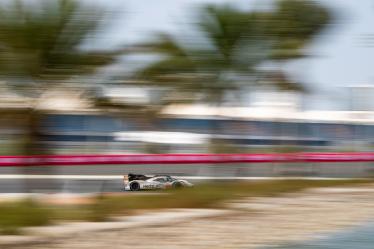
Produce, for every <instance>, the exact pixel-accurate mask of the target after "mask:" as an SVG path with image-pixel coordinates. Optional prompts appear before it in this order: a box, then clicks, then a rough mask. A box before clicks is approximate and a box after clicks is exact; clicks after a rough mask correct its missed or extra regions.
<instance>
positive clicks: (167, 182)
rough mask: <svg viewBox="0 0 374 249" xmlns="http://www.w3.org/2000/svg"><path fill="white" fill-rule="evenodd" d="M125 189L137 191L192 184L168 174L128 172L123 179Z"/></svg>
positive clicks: (181, 186) (189, 185) (190, 185)
mask: <svg viewBox="0 0 374 249" xmlns="http://www.w3.org/2000/svg"><path fill="white" fill-rule="evenodd" d="M123 183H124V186H125V187H124V190H125V191H128V190H130V191H139V190H149V189H168V188H175V189H176V188H183V187H192V186H193V184H192V183H190V182H187V181H186V180H181V179H176V178H173V177H171V176H168V175H155V176H145V175H135V174H128V175H127V176H126V175H125V176H124V179H123Z"/></svg>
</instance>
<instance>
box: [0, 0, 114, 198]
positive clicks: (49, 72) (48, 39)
mask: <svg viewBox="0 0 374 249" xmlns="http://www.w3.org/2000/svg"><path fill="white" fill-rule="evenodd" d="M0 16H1V18H0V75H1V76H2V78H3V79H6V80H7V82H8V84H9V85H10V86H11V87H13V88H14V89H15V90H17V91H18V93H20V94H22V95H25V96H27V97H28V98H29V99H31V100H32V105H31V107H30V108H29V110H28V111H26V112H24V113H23V119H24V120H25V126H26V129H27V134H26V135H25V137H26V139H25V146H24V154H42V153H44V152H45V151H44V148H43V147H41V146H40V143H39V141H40V132H41V128H40V121H41V120H40V118H41V115H40V114H41V113H40V112H39V110H38V108H37V107H36V106H37V104H38V102H39V101H40V97H41V95H42V94H43V93H44V92H45V91H48V90H49V89H51V88H55V87H58V88H65V89H67V87H64V84H65V82H66V81H68V80H69V79H70V78H72V77H75V76H77V77H79V76H84V75H87V74H92V73H94V72H95V71H96V70H97V69H100V68H102V67H103V66H106V65H109V64H111V63H112V62H113V61H114V59H115V56H116V52H113V51H110V52H107V51H105V52H102V51H87V50H85V49H83V48H82V46H83V44H84V43H85V42H86V41H87V39H89V38H90V37H91V36H92V35H94V34H95V32H96V31H97V30H98V28H99V26H100V25H101V20H102V17H103V12H102V11H100V10H99V9H97V8H93V7H88V6H85V5H82V4H81V3H79V2H78V1H75V0H52V1H49V0H45V1H42V0H41V1H32V2H28V1H21V0H15V1H12V2H11V3H9V4H2V5H1V7H0ZM22 170H23V173H25V174H30V173H46V171H48V172H49V173H51V171H52V170H53V169H52V167H48V168H43V169H42V170H41V169H28V168H27V169H22ZM39 170H41V171H40V172H39ZM34 184H35V183H34V182H33V183H30V182H28V181H26V182H25V184H24V185H25V188H26V191H32V190H33V189H34V190H35V188H38V186H35V185H34ZM48 187H49V186H48ZM41 188H42V189H44V188H45V186H41Z"/></svg>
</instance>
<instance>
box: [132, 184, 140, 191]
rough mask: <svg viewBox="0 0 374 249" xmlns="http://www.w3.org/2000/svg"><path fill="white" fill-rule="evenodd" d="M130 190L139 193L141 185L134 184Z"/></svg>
mask: <svg viewBox="0 0 374 249" xmlns="http://www.w3.org/2000/svg"><path fill="white" fill-rule="evenodd" d="M130 190H131V191H139V190H140V184H139V183H138V182H133V183H131V184H130Z"/></svg>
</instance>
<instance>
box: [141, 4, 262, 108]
mask: <svg viewBox="0 0 374 249" xmlns="http://www.w3.org/2000/svg"><path fill="white" fill-rule="evenodd" d="M260 18H261V17H260V14H259V13H248V12H245V11H241V10H238V9H236V8H233V7H231V6H211V5H208V6H205V7H203V8H202V9H201V10H200V12H199V15H198V18H197V22H196V23H195V24H194V29H195V31H197V33H198V34H199V36H192V37H191V36H188V35H186V36H185V37H174V36H172V35H169V34H165V33H159V34H157V36H156V38H155V39H154V40H153V41H151V42H149V43H145V44H141V47H143V48H144V49H145V51H146V52H147V53H154V54H159V55H161V58H162V59H160V60H158V61H156V62H154V63H151V64H150V65H148V66H147V67H146V68H143V69H141V70H140V71H139V72H138V76H139V77H141V78H145V79H148V80H149V81H150V82H151V84H156V85H158V86H164V87H167V88H168V89H170V90H172V91H171V92H169V95H170V94H173V95H174V96H177V97H176V99H171V100H170V98H169V99H168V100H169V101H178V100H179V101H180V100H181V98H180V93H181V92H183V93H184V94H185V95H187V96H189V97H192V98H193V97H196V96H197V95H199V97H200V98H201V100H202V101H205V102H208V103H211V104H215V105H220V104H222V103H223V102H224V96H225V93H226V92H227V91H228V90H237V89H238V88H239V87H240V84H238V82H239V81H241V82H243V81H245V80H246V81H247V82H251V81H249V80H248V79H249V78H250V77H251V76H253V75H254V74H253V73H254V72H255V67H256V66H257V65H258V64H259V63H260V62H261V61H263V60H264V59H265V58H266V57H267V53H266V51H267V41H266V40H265V39H264V36H262V34H261V29H262V27H261V21H259V20H260Z"/></svg>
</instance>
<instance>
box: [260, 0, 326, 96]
mask: <svg viewBox="0 0 374 249" xmlns="http://www.w3.org/2000/svg"><path fill="white" fill-rule="evenodd" d="M331 19H332V15H331V13H330V11H329V10H328V9H326V8H325V7H324V6H322V5H320V4H318V3H317V2H314V1H310V0H278V1H277V2H276V3H275V6H274V10H273V12H272V13H270V15H268V16H267V18H266V23H267V25H266V33H267V34H268V35H269V37H270V39H271V40H272V46H271V53H270V60H271V61H272V62H273V63H274V64H275V65H276V66H277V67H278V69H277V70H275V71H273V72H270V74H271V75H276V77H273V78H274V80H275V81H277V80H278V79H279V81H283V82H284V83H283V84H280V86H281V88H283V89H286V90H295V91H299V92H303V91H305V90H307V89H306V88H305V87H304V86H303V85H302V84H295V83H294V82H292V81H291V80H290V79H289V78H288V76H287V75H286V73H285V72H284V70H283V65H284V64H285V63H287V62H289V61H291V60H295V59H300V58H303V57H306V56H308V54H307V53H306V48H307V46H308V45H309V44H310V43H311V42H312V41H313V39H314V38H315V37H316V36H317V35H318V34H320V33H321V31H322V30H323V29H324V28H326V26H327V24H329V23H330V22H331Z"/></svg>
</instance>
